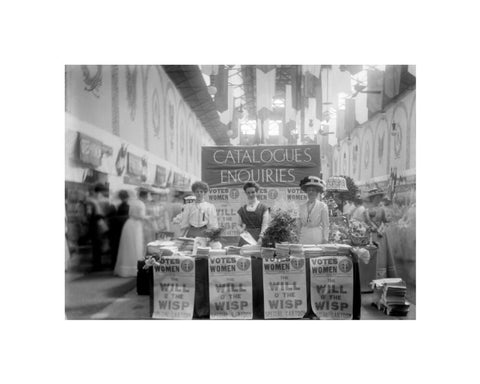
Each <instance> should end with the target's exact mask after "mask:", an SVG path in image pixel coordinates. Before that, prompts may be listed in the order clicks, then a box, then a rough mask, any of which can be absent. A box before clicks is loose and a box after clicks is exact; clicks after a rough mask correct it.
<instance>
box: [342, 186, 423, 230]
mask: <svg viewBox="0 0 480 384" xmlns="http://www.w3.org/2000/svg"><path fill="white" fill-rule="evenodd" d="M341 213H342V214H343V215H344V216H346V217H347V218H348V219H349V220H357V221H360V222H363V223H365V224H366V225H367V226H368V227H370V228H371V229H373V231H374V232H376V233H377V234H380V235H381V234H382V232H384V231H385V228H386V226H387V225H388V224H398V225H399V226H403V227H410V226H415V224H416V223H415V220H416V204H415V195H414V194H410V196H409V198H406V197H405V196H395V197H394V198H393V201H392V200H391V199H390V198H389V197H388V196H386V194H385V192H383V191H381V190H372V191H369V193H368V194H367V195H365V196H361V195H358V196H356V197H355V199H354V200H353V201H350V200H347V201H346V202H345V204H344V205H343V210H342V212H341Z"/></svg>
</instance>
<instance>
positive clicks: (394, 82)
mask: <svg viewBox="0 0 480 384" xmlns="http://www.w3.org/2000/svg"><path fill="white" fill-rule="evenodd" d="M401 76H402V66H401V65H387V66H386V67H385V78H384V83H383V92H384V93H385V96H387V97H389V98H393V97H395V96H397V95H398V93H399V92H400V78H401Z"/></svg>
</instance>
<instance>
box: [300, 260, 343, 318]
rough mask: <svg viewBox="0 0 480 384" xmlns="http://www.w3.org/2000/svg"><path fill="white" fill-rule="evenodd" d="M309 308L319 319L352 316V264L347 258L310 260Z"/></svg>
mask: <svg viewBox="0 0 480 384" xmlns="http://www.w3.org/2000/svg"><path fill="white" fill-rule="evenodd" d="M310 294H311V302H312V309H313V312H314V313H315V315H317V316H318V318H320V319H332V320H342V319H351V318H352V316H353V262H352V260H351V259H350V258H349V257H347V256H323V257H315V258H311V259H310Z"/></svg>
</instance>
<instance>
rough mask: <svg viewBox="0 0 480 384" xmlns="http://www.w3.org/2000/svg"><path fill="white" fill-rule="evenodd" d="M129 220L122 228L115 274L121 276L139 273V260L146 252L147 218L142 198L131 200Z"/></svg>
mask: <svg viewBox="0 0 480 384" xmlns="http://www.w3.org/2000/svg"><path fill="white" fill-rule="evenodd" d="M129 206H130V208H129V212H128V215H129V217H128V220H127V221H126V223H125V225H124V226H123V229H122V235H121V237H120V245H119V247H118V257H117V263H116V264H115V269H114V274H115V275H116V276H121V277H132V276H136V275H137V261H138V260H143V257H144V254H145V244H144V234H143V226H144V223H143V222H144V220H145V218H146V208H145V204H144V203H143V202H142V201H140V200H133V201H130V202H129Z"/></svg>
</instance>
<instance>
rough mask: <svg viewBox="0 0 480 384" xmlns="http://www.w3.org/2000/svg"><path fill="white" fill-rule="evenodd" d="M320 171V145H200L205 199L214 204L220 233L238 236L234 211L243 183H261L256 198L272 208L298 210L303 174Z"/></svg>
mask: <svg viewBox="0 0 480 384" xmlns="http://www.w3.org/2000/svg"><path fill="white" fill-rule="evenodd" d="M319 175H320V146H319V145H317V144H315V145H313V144H312V145H286V146H271V145H264V146H232V147H226V146H218V147H202V180H203V181H205V182H206V183H207V184H208V185H209V187H210V191H209V193H208V194H207V197H206V200H207V201H209V202H210V203H212V204H214V205H215V207H216V208H217V216H218V223H219V226H220V227H221V228H223V232H222V236H225V237H232V238H233V237H238V236H239V234H240V229H239V227H238V216H237V212H238V210H239V209H240V207H242V206H243V205H244V204H246V201H247V198H246V195H245V192H244V190H243V185H244V184H245V183H246V182H247V181H255V182H256V183H258V184H259V185H260V187H261V188H260V191H259V192H258V193H257V198H258V200H259V201H260V202H261V203H264V204H265V205H267V206H268V207H269V208H271V209H276V208H281V209H283V210H287V211H290V212H291V213H292V214H293V215H294V216H295V215H297V214H298V209H299V205H300V204H301V203H302V202H304V201H306V200H307V195H306V194H305V193H303V192H302V191H301V190H300V187H299V184H300V180H301V179H303V178H304V177H305V176H319Z"/></svg>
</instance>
